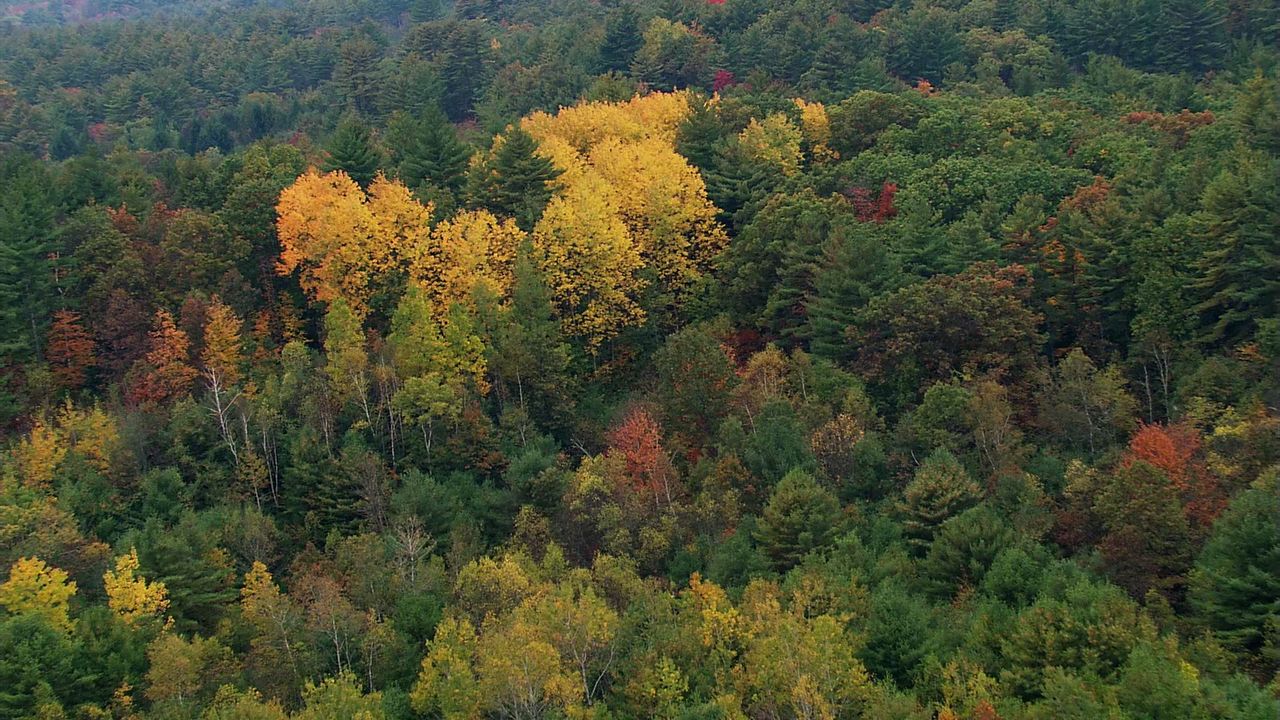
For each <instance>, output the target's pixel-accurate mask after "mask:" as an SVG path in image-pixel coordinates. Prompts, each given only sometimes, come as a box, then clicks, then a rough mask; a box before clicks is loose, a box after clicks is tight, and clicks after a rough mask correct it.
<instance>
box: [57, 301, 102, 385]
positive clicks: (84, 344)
mask: <svg viewBox="0 0 1280 720" xmlns="http://www.w3.org/2000/svg"><path fill="white" fill-rule="evenodd" d="M45 358H46V359H47V360H48V361H49V368H50V372H52V373H53V379H54V382H56V383H57V384H58V387H60V388H62V389H63V390H75V389H77V388H79V387H81V386H82V385H84V383H85V379H86V375H87V373H88V371H89V368H91V367H93V366H94V365H96V364H97V362H98V361H97V358H96V357H94V354H93V337H92V336H91V335H90V334H89V331H88V330H85V328H84V325H83V323H81V321H80V314H79V313H76V312H72V311H70V310H59V311H58V312H56V313H54V314H53V324H52V325H51V326H50V327H49V334H48V339H47V346H46V349H45Z"/></svg>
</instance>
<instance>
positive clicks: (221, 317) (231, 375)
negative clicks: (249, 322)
mask: <svg viewBox="0 0 1280 720" xmlns="http://www.w3.org/2000/svg"><path fill="white" fill-rule="evenodd" d="M241 327H242V323H241V322H240V318H238V317H236V314H235V311H233V310H232V309H231V308H230V307H228V306H227V304H226V303H224V302H222V299H221V298H219V297H218V296H217V295H214V296H213V297H212V298H211V299H210V301H209V309H208V312H207V320H206V321H205V325H204V352H202V353H201V354H200V365H201V369H200V373H201V375H202V376H203V377H204V382H205V387H206V388H208V390H209V402H210V405H211V407H210V408H209V409H210V411H211V412H212V413H213V417H214V420H216V421H217V422H218V432H219V433H220V434H221V435H222V442H223V443H224V444H225V445H226V446H227V449H228V450H229V451H230V452H231V457H232V458H233V459H234V460H235V464H236V465H237V466H239V464H240V446H241V445H242V444H247V442H245V443H242V441H241V439H240V438H238V437H237V435H236V430H235V427H234V425H233V423H232V410H233V409H234V408H235V406H236V401H237V400H238V399H239V397H240V392H241V391H240V389H239V388H237V387H236V385H237V383H239V382H240V367H241V365H243V364H244V339H243V336H242V335H241Z"/></svg>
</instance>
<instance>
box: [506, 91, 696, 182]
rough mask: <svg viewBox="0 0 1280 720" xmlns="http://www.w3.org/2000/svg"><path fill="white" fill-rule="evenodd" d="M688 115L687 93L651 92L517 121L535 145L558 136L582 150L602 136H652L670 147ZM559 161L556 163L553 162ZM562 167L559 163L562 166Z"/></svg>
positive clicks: (587, 104)
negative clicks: (536, 141)
mask: <svg viewBox="0 0 1280 720" xmlns="http://www.w3.org/2000/svg"><path fill="white" fill-rule="evenodd" d="M688 115H689V94H688V93H687V92H683V91H682V92H672V93H651V94H649V95H644V96H637V97H634V98H632V99H631V100H627V101H624V102H616V103H614V102H588V103H581V104H579V105H575V106H573V107H567V108H561V109H560V111H559V112H558V113H556V114H555V115H551V114H548V113H545V112H536V113H534V114H532V115H530V116H529V117H527V118H525V119H524V120H522V121H521V122H520V127H521V128H523V129H524V130H525V132H527V133H529V134H530V135H532V136H533V137H534V138H536V139H537V140H538V142H539V144H543V143H545V142H546V141H547V140H549V139H551V138H558V139H560V140H562V141H563V142H565V143H567V144H569V145H570V146H571V147H573V148H574V149H576V150H577V151H578V152H581V153H585V152H586V151H587V150H589V149H590V148H591V147H593V146H594V145H596V144H597V143H599V142H601V141H602V140H605V139H606V138H615V139H618V140H625V141H634V140H645V139H650V138H652V139H656V140H659V141H661V142H663V143H664V144H666V145H668V146H670V145H672V144H674V143H675V139H676V130H677V129H678V128H679V127H680V123H681V122H683V121H684V119H685V118H686V117H687V116H688ZM557 164H559V163H557ZM562 167H563V166H562Z"/></svg>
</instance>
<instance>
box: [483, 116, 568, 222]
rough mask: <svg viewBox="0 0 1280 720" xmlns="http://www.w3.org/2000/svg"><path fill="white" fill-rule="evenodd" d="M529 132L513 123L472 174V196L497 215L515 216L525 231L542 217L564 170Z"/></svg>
mask: <svg viewBox="0 0 1280 720" xmlns="http://www.w3.org/2000/svg"><path fill="white" fill-rule="evenodd" d="M537 150H538V143H537V141H535V140H534V139H533V136H531V135H530V134H529V133H527V132H525V131H524V130H521V129H520V128H518V127H513V128H512V129H511V130H508V131H507V133H506V134H505V135H503V136H502V137H501V139H500V141H499V144H498V148H497V149H496V150H495V151H494V152H493V155H492V157H491V158H490V159H489V161H488V162H486V163H484V164H482V165H480V166H478V167H477V168H476V170H475V171H474V173H473V175H472V177H471V193H470V194H471V197H472V199H473V200H474V201H475V202H476V204H478V205H480V206H482V207H484V208H486V209H488V210H489V211H490V212H492V213H494V214H495V215H499V216H502V217H509V218H514V219H515V221H516V224H517V225H519V226H520V228H521V229H522V230H524V231H526V232H528V231H530V230H532V229H533V226H534V225H535V224H536V223H537V222H538V219H539V218H541V217H542V211H543V210H544V209H546V207H547V202H548V201H550V200H551V195H552V193H553V192H554V190H555V181H556V178H558V177H560V175H561V173H562V172H563V171H561V170H560V169H559V168H557V167H556V166H555V165H554V164H552V162H551V161H550V160H548V159H547V158H545V157H542V156H541V155H539V154H538V153H537Z"/></svg>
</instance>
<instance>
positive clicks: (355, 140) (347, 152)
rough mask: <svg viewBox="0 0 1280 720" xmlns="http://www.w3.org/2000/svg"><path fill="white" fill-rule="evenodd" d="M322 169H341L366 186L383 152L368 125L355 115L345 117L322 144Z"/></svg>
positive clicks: (375, 171)
mask: <svg viewBox="0 0 1280 720" xmlns="http://www.w3.org/2000/svg"><path fill="white" fill-rule="evenodd" d="M325 151H326V152H327V153H328V157H327V158H326V159H325V162H324V168H323V169H324V171H325V172H332V171H334V170H341V171H343V172H345V173H346V174H347V175H348V176H350V177H351V179H352V180H355V181H356V182H357V183H359V184H360V187H363V188H367V187H369V183H371V182H373V178H374V176H375V175H377V173H378V168H379V167H380V166H381V165H382V152H381V151H380V150H379V149H378V147H377V145H376V144H375V143H374V141H373V134H372V133H371V132H370V130H369V127H368V126H367V125H365V124H364V123H362V122H360V121H359V120H358V119H356V118H354V117H348V118H345V119H344V120H343V121H342V122H340V123H339V124H338V129H337V130H335V131H334V132H333V135H331V136H330V137H329V142H328V144H326V145H325Z"/></svg>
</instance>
